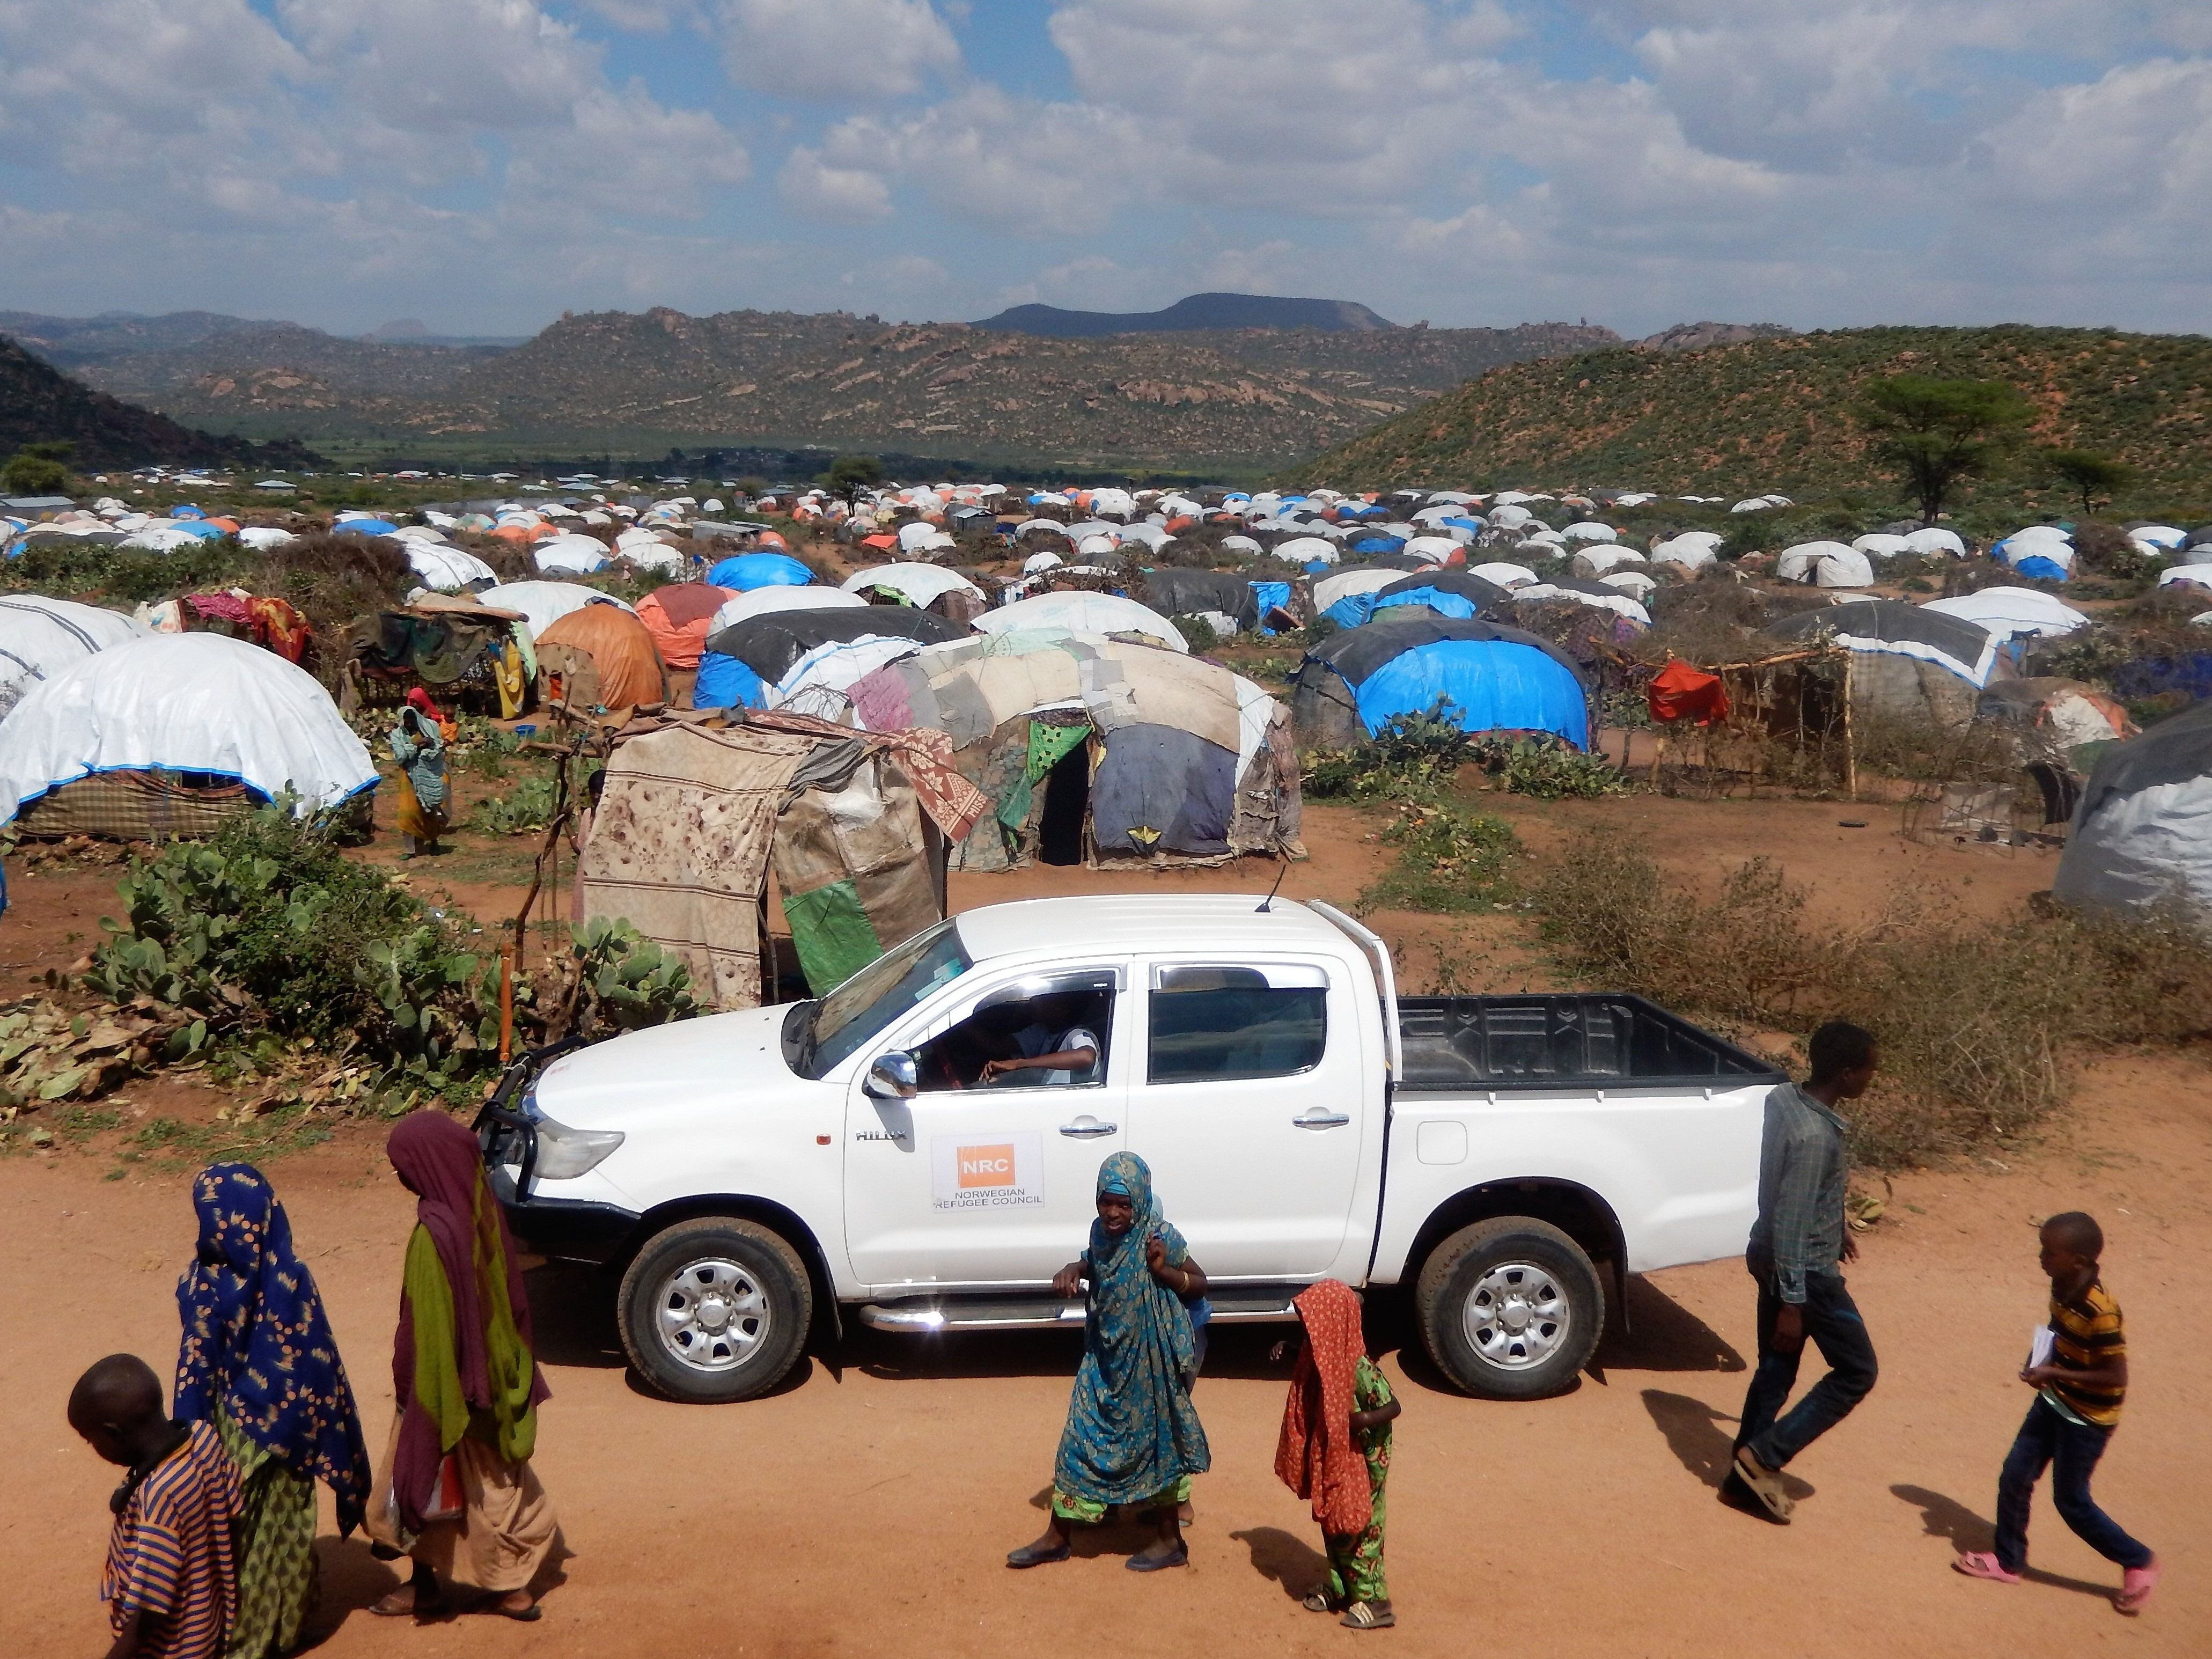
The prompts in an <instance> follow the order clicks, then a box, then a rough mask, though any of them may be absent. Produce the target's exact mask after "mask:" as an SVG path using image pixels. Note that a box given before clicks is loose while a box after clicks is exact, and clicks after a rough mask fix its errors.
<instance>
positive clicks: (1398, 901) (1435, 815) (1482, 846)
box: [1358, 802, 1521, 914]
mask: <svg viewBox="0 0 2212 1659" xmlns="http://www.w3.org/2000/svg"><path fill="white" fill-rule="evenodd" d="M1383 840H1384V841H1385V842H1388V843H1389V844H1390V845H1391V846H1393V847H1395V848H1397V849H1398V867H1397V868H1396V869H1395V870H1393V871H1391V872H1389V874H1388V875H1386V876H1384V877H1383V878H1382V879H1381V880H1379V881H1377V882H1376V884H1374V885H1373V886H1371V887H1370V888H1369V889H1368V890H1366V891H1365V892H1364V893H1362V894H1361V895H1360V896H1359V904H1358V908H1359V909H1360V910H1361V911H1362V912H1363V913H1364V912H1365V911H1369V910H1429V911H1435V912H1437V913H1440V914H1449V913H1451V912H1454V911H1463V910H1486V909H1489V908H1492V906H1494V905H1498V904H1501V903H1504V902H1509V901H1510V899H1511V898H1512V896H1513V894H1514V886H1513V873H1514V869H1515V866H1516V865H1517V864H1518V863H1519V861H1520V858H1521V842H1520V839H1519V837H1517V836H1515V835H1514V833H1513V829H1512V826H1511V825H1510V824H1508V823H1504V821H1503V820H1502V819H1498V818H1494V817H1488V816H1486V815H1484V816H1477V815H1474V814H1470V813H1464V812H1455V811H1452V810H1451V809H1450V808H1449V807H1447V806H1436V805H1425V804H1422V803H1419V802H1408V803H1407V804H1405V805H1401V806H1400V807H1399V808H1398V809H1397V811H1396V814H1395V816H1394V817H1392V819H1391V821H1390V823H1389V825H1387V826H1386V827H1385V828H1384V829H1383Z"/></svg>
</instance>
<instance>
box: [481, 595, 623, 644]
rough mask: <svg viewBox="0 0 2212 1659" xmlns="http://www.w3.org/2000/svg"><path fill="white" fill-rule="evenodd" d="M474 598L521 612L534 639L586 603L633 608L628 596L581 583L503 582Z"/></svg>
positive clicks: (621, 609)
mask: <svg viewBox="0 0 2212 1659" xmlns="http://www.w3.org/2000/svg"><path fill="white" fill-rule="evenodd" d="M477 602H478V603H479V604H481V605H489V606H494V607H495V608H497V609H499V610H502V611H520V613H521V614H522V619H523V625H524V626H525V627H526V628H527V629H529V630H530V637H531V638H532V640H533V641H534V640H536V639H537V637H538V635H540V634H543V633H544V631H545V630H546V629H549V628H550V627H552V626H553V624H554V623H556V622H558V621H560V620H561V618H562V617H565V616H567V615H568V613H569V612H570V611H581V610H582V609H583V608H584V607H585V606H586V605H613V606H614V607H615V608H616V609H617V610H619V611H629V610H632V609H634V608H635V607H633V606H632V605H630V603H629V600H627V599H617V598H616V597H615V596H614V595H613V594H611V593H602V592H599V589H598V588H596V587H586V586H584V585H583V584H582V583H581V582H542V581H529V582H502V583H501V584H500V585H499V586H497V587H487V588H486V589H484V591H483V592H481V593H479V594H477Z"/></svg>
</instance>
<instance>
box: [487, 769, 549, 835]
mask: <svg viewBox="0 0 2212 1659" xmlns="http://www.w3.org/2000/svg"><path fill="white" fill-rule="evenodd" d="M553 802H554V781H553V780H552V779H551V778H550V777H543V778H526V779H525V780H524V781H522V782H521V783H520V784H519V785H517V786H516V787H514V788H513V789H512V790H510V791H508V792H507V793H506V794H504V795H495V796H493V797H492V798H491V799H489V800H481V801H478V802H477V804H476V805H475V807H474V808H473V809H471V811H470V813H469V828H470V829H478V830H481V831H483V833H484V834H485V835H487V836H520V835H526V834H528V833H529V832H530V831H532V830H533V829H544V827H545V826H546V825H547V824H549V823H551V822H552V821H553Z"/></svg>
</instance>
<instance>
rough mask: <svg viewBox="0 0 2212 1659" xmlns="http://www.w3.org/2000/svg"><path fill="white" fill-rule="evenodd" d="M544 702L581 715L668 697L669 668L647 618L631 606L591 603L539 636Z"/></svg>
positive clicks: (587, 716)
mask: <svg viewBox="0 0 2212 1659" xmlns="http://www.w3.org/2000/svg"><path fill="white" fill-rule="evenodd" d="M538 673H539V676H540V678H541V679H542V680H543V681H544V684H545V701H546V702H547V703H548V704H549V705H550V706H551V707H552V708H555V709H556V710H558V711H559V712H561V713H563V714H570V715H573V716H574V717H576V718H579V719H596V718H599V717H600V716H603V715H605V714H612V713H614V712H616V711H618V710H622V709H628V708H639V707H641V706H648V705H652V704H655V703H665V702H667V701H668V670H667V668H666V667H665V665H663V664H662V662H661V660H660V653H659V651H658V650H656V649H655V648H654V647H653V635H651V634H649V633H647V631H646V626H645V624H644V623H642V622H641V621H639V620H638V618H637V617H635V616H634V615H632V614H631V613H630V612H629V611H617V610H616V609H615V608H614V607H613V606H612V605H586V606H585V607H584V608H583V609H582V610H580V611H570V612H569V613H568V615H567V616H565V617H562V618H561V620H560V621H558V622H556V623H554V624H553V625H552V627H550V628H549V629H546V630H545V631H544V633H543V634H541V635H538Z"/></svg>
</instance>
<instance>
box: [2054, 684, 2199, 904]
mask: <svg viewBox="0 0 2212 1659" xmlns="http://www.w3.org/2000/svg"><path fill="white" fill-rule="evenodd" d="M2051 896H2052V897H2053V898H2055V899H2057V901H2058V902H2060V903H2062V904H2073V905H2079V906H2081V907H2082V908H2087V909H2098V910H2147V909H2152V908H2156V907H2158V906H2160V905H2161V904H2166V903H2172V902H2180V903H2183V904H2185V905H2189V906H2191V907H2193V908H2197V909H2198V910H2212V702H2199V703H2197V705H2195V706H2194V707H2193V708H2188V709H2185V710H2184V711H2183V712H2182V713H2180V714H2176V715H2174V716H2172V718H2171V719H2168V720H2160V722H2159V723H2158V724H2157V725H2156V726H2152V727H2151V728H2150V730H2148V732H2144V733H2143V734H2142V736H2141V737H2139V738H2136V739H2135V740H2134V741H2133V742H2131V743H2124V744H2119V745H2118V746H2117V747H2115V748H2112V749H2108V750H2106V751H2105V752H2104V754H2103V755H2102V756H2100V757H2099V759H2098V762H2097V764H2096V767H2095V769H2093V771H2092V772H2091V773H2090V774H2089V781H2088V783H2087V786H2085V787H2083V789H2082V791H2081V800H2080V801H2079V802H2078V803H2077V804H2076V805H2075V809H2074V820H2073V824H2072V827H2071V828H2070V829H2069V831H2068V833H2067V838H2066V850H2065V852H2064V853H2063V854H2061V855H2060V857H2059V860H2058V872H2057V876H2056V878H2054V879H2053V880H2052V882H2051Z"/></svg>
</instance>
